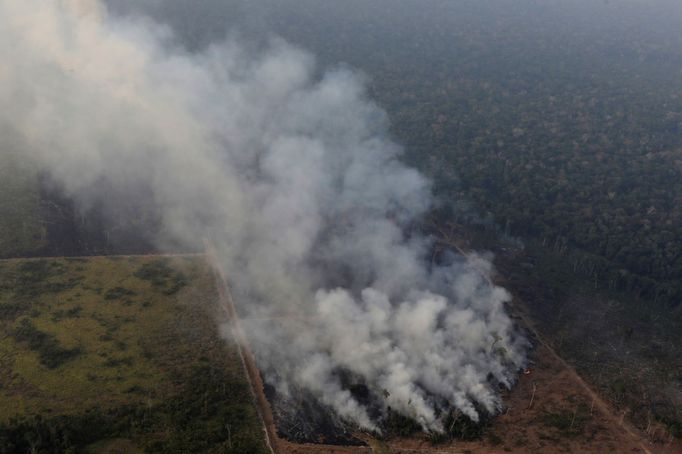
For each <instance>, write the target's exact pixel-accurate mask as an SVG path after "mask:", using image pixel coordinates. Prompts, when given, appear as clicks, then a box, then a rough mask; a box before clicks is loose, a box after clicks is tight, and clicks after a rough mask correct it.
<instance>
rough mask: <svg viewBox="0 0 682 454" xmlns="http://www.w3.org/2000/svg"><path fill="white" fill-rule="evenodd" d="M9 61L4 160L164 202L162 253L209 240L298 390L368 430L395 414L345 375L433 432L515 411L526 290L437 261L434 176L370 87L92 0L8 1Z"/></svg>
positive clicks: (256, 330) (91, 188)
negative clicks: (412, 164) (394, 137)
mask: <svg viewBox="0 0 682 454" xmlns="http://www.w3.org/2000/svg"><path fill="white" fill-rule="evenodd" d="M0 57H1V58H2V61H3V65H2V66H1V67H0V102H1V103H2V105H3V107H4V108H3V109H2V112H0V130H1V131H2V136H1V137H2V139H0V140H1V142H0V146H1V147H2V150H3V152H4V151H8V150H12V151H17V150H20V151H21V152H22V153H23V154H24V155H25V156H26V157H27V158H30V159H31V160H33V161H34V162H35V163H37V165H38V166H40V168H41V169H44V170H45V171H48V172H49V173H50V175H51V176H52V177H53V178H54V179H56V180H57V181H59V182H60V183H61V184H62V185H63V186H64V188H65V190H66V191H67V192H68V194H70V195H71V196H73V197H74V198H76V199H78V200H80V201H81V202H82V203H84V204H98V203H107V200H108V196H109V194H108V193H103V190H102V188H113V190H114V191H115V192H116V193H117V194H124V195H125V196H126V197H127V198H129V199H131V200H134V199H135V198H136V196H137V194H138V193H145V194H147V193H148V194H151V196H150V198H151V200H152V203H153V207H154V209H155V210H156V211H157V212H158V213H159V215H160V216H161V219H162V225H163V231H162V233H161V234H160V237H159V244H160V245H163V244H164V243H170V242H173V243H176V244H177V243H180V244H183V245H186V246H187V247H196V248H199V247H200V245H201V241H202V238H204V237H210V238H211V239H212V240H213V242H214V243H215V244H216V246H217V248H218V250H219V255H220V260H221V261H222V264H223V266H224V268H225V271H226V273H227V275H228V278H229V279H230V283H231V285H232V287H233V290H234V293H235V299H236V301H237V305H238V307H239V310H240V312H241V313H242V316H243V317H244V318H245V326H246V328H247V331H248V332H247V334H248V336H249V337H250V339H251V341H252V342H253V346H254V349H255V352H256V355H257V359H258V361H259V365H260V366H261V367H262V370H263V372H264V374H265V379H266V381H268V382H270V383H271V384H273V385H274V386H276V387H277V388H278V390H279V391H280V392H281V393H284V394H286V393H287V392H290V390H291V389H292V388H293V387H299V388H303V389H305V390H307V391H308V392H309V393H312V395H314V396H315V397H316V398H317V399H319V401H320V402H321V403H322V404H324V405H327V406H329V407H331V408H333V409H334V411H335V412H336V414H337V415H338V416H339V417H340V418H342V419H343V420H345V421H348V422H352V423H355V424H357V425H359V426H361V427H363V428H368V429H376V428H378V427H379V426H380V419H381V411H380V412H379V414H377V412H376V411H370V410H369V409H368V408H367V406H366V405H364V404H363V403H362V402H360V401H358V400H357V399H356V398H355V397H354V396H353V395H352V394H351V393H350V391H348V389H347V386H346V385H345V384H344V381H343V379H342V377H343V376H348V375H350V376H352V377H353V380H354V381H355V382H359V383H363V384H364V385H365V386H366V387H367V388H368V389H369V390H370V392H371V393H372V394H373V395H375V396H379V397H380V400H381V404H380V406H381V408H380V410H381V409H383V410H385V409H386V407H387V406H390V407H391V408H392V409H393V410H395V411H399V412H401V413H403V414H405V415H408V416H411V417H413V418H415V419H416V420H417V421H419V423H420V424H421V425H422V426H423V427H424V428H425V429H428V430H441V429H442V427H441V419H442V416H441V410H443V409H448V408H453V407H454V408H457V409H459V410H461V411H462V412H463V413H465V414H466V415H468V416H469V417H470V418H472V419H473V420H477V419H478V417H479V412H480V411H481V410H485V411H488V412H495V411H497V410H499V408H500V406H501V403H500V399H499V396H498V394H497V392H496V391H495V386H496V385H497V383H502V384H504V385H507V386H510V385H511V383H512V381H513V380H514V376H515V373H516V370H517V369H518V367H519V366H520V365H521V364H522V363H523V361H524V356H523V352H524V348H525V344H524V341H523V340H522V339H519V338H518V336H516V335H515V333H514V329H513V325H512V323H511V321H510V319H509V317H508V316H507V315H506V313H505V310H504V303H505V301H508V300H509V295H508V294H507V292H506V291H505V290H503V289H501V288H499V287H495V286H492V285H490V284H489V281H488V278H487V276H488V275H489V274H490V264H489V262H488V261H486V260H485V259H483V258H480V257H478V258H475V259H473V260H472V259H469V260H465V259H463V258H461V257H460V258H458V257H453V258H452V259H451V260H449V262H448V263H447V264H444V265H432V264H430V260H429V259H430V247H431V245H430V241H429V239H428V238H426V237H424V236H422V235H420V234H418V233H416V232H415V230H416V229H414V224H415V222H416V220H418V219H419V217H420V216H421V215H422V214H424V213H425V212H426V211H427V210H428V209H429V208H430V205H431V203H432V201H431V194H430V183H429V181H428V180H427V179H426V178H425V177H424V176H423V175H421V174H420V173H419V172H417V171H416V170H413V169H411V168H408V167H406V166H405V165H403V164H401V162H400V161H399V155H400V153H401V149H400V147H399V146H398V145H397V144H396V143H394V142H392V141H391V139H390V138H389V137H388V135H387V125H388V124H387V122H388V120H387V118H386V115H385V113H384V112H383V111H382V110H381V109H380V108H378V107H377V106H376V105H374V104H373V103H372V102H371V101H369V100H368V99H367V97H366V95H365V90H364V88H363V81H362V79H361V78H360V77H359V76H357V75H356V74H354V73H353V72H351V71H349V70H346V69H338V70H333V71H328V72H325V73H323V74H319V71H318V70H317V69H316V67H315V62H314V60H313V58H312V57H311V56H310V55H308V54H306V53H305V52H303V51H301V50H299V49H296V48H294V47H292V46H290V45H288V44H287V43H286V42H284V41H281V40H273V41H272V42H271V43H270V45H269V46H268V48H267V49H266V50H263V51H259V52H257V53H256V52H252V51H249V48H248V47H246V46H243V45H240V43H238V42H235V41H227V42H223V43H221V44H216V45H212V46H209V47H208V48H206V49H205V50H202V51H201V52H199V53H190V52H189V51H187V50H185V49H183V48H182V47H180V46H178V45H177V44H176V42H175V41H174V40H173V36H172V33H171V32H170V31H169V30H168V29H166V28H164V27H162V26H160V25H158V24H155V23H153V22H152V21H150V20H149V19H143V18H137V19H132V18H126V19H121V18H114V17H112V16H110V15H108V14H107V11H106V8H105V7H103V6H102V5H101V4H99V3H97V2H95V1H85V0H81V1H78V0H71V1H67V0H61V1H57V0H54V1H41V0H22V1H16V0H0ZM473 262H475V263H473ZM268 317H276V318H280V319H281V320H282V321H281V322H280V323H275V324H268V325H267V327H264V325H263V324H260V323H259V322H257V321H256V320H258V319H263V318H268ZM287 317H288V318H290V321H287ZM249 319H253V320H254V321H252V322H249Z"/></svg>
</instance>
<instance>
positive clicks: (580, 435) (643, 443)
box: [278, 343, 682, 454]
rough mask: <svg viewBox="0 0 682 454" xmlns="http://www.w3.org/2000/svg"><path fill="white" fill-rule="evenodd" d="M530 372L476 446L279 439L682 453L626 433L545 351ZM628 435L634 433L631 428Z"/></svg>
mask: <svg viewBox="0 0 682 454" xmlns="http://www.w3.org/2000/svg"><path fill="white" fill-rule="evenodd" d="M532 359H533V362H534V365H533V367H532V368H531V369H530V370H529V373H527V374H522V375H521V377H520V379H519V383H518V384H517V385H516V387H514V389H513V390H511V391H508V392H505V393H504V395H503V399H504V402H505V405H506V408H507V409H506V411H505V412H504V413H503V414H502V415H500V416H498V417H497V418H495V419H494V420H493V422H492V424H491V425H490V427H488V428H487V430H486V432H485V435H484V437H483V439H481V440H480V441H473V442H463V441H453V442H450V443H445V444H433V443H431V441H430V440H429V439H428V437H427V436H420V437H413V438H404V439H391V440H387V441H385V442H379V441H374V440H371V439H370V438H369V437H367V438H366V441H368V444H369V446H368V447H358V446H355V447H344V446H327V445H314V444H295V443H291V442H288V441H286V440H281V439H279V440H278V445H279V446H280V449H281V451H282V452H283V453H287V454H312V453H329V454H346V453H364V452H367V453H369V452H375V453H395V454H417V453H430V454H438V453H448V454H456V453H462V454H464V453H469V454H482V453H506V452H509V453H524V454H525V453H550V454H551V453H608V452H612V453H647V452H649V453H662V454H668V453H669V454H673V453H677V452H682V450H681V449H680V448H681V446H680V445H679V444H676V443H669V440H662V439H659V440H657V442H655V441H654V440H647V439H645V438H644V437H643V436H642V434H639V433H637V432H631V431H628V430H627V429H626V428H625V427H624V424H626V422H625V421H622V420H621V417H620V416H619V415H615V414H613V413H612V412H611V410H610V408H609V407H608V406H606V404H605V403H604V402H603V401H601V400H600V399H599V398H598V396H595V395H594V394H593V393H591V392H590V390H589V388H586V386H585V385H584V383H581V381H580V380H579V379H577V376H576V375H575V372H574V371H573V370H572V369H571V368H570V367H567V365H566V364H565V363H564V362H563V361H562V360H560V359H559V358H558V357H557V356H556V355H555V354H554V353H553V352H552V351H551V350H550V349H549V348H548V347H547V346H545V345H543V344H542V343H540V344H539V345H538V346H537V348H536V349H535V350H534V352H533V358H532ZM631 430H632V429H631Z"/></svg>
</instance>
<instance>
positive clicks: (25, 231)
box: [0, 152, 45, 257]
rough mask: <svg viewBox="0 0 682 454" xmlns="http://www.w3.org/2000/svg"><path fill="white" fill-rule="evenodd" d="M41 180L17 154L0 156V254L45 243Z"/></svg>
mask: <svg viewBox="0 0 682 454" xmlns="http://www.w3.org/2000/svg"><path fill="white" fill-rule="evenodd" d="M38 190H39V189H38V179H37V176H36V173H35V171H34V170H33V169H31V168H30V166H28V165H26V164H25V163H23V162H22V161H21V160H20V159H19V158H18V157H17V156H14V155H13V154H11V153H5V152H3V154H2V155H1V156H0V256H4V257H8V256H13V255H17V254H19V253H25V252H31V251H35V250H37V249H39V248H40V247H42V246H44V244H45V228H44V226H43V225H42V222H41V220H40V210H39V207H40V205H39V204H40V200H39V194H38Z"/></svg>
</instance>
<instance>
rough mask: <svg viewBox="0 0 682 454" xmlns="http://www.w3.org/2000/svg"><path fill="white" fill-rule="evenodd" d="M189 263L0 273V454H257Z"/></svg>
mask: <svg viewBox="0 0 682 454" xmlns="http://www.w3.org/2000/svg"><path fill="white" fill-rule="evenodd" d="M218 315H219V310H218V306H217V296H216V293H215V290H214V285H213V277H212V274H211V272H210V269H209V268H208V265H206V263H205V262H204V261H203V259H202V258H201V257H176V258H172V259H171V258H168V259H160V258H154V257H149V258H116V257H109V258H91V259H87V260H86V259H54V260H12V261H5V262H0V453H1V452H28V451H30V450H31V449H32V448H35V449H37V451H38V452H64V451H68V450H69V449H70V450H71V451H72V452H135V450H141V451H151V452H235V453H237V452H239V453H248V452H254V453H257V452H265V448H264V445H263V441H262V431H261V426H260V423H259V420H258V418H257V414H256V410H255V407H254V405H253V401H252V396H251V393H250V390H249V387H248V383H247V382H246V379H245V377H244V374H243V370H242V366H241V363H240V361H239V356H238V353H237V351H236V349H235V348H234V347H233V346H231V345H229V344H227V343H226V342H225V341H222V340H221V339H220V338H219V335H218V332H217V324H216V317H217V316H218Z"/></svg>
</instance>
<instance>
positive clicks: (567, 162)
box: [111, 0, 682, 306]
mask: <svg viewBox="0 0 682 454" xmlns="http://www.w3.org/2000/svg"><path fill="white" fill-rule="evenodd" d="M135 3H136V2H111V7H112V8H113V10H114V11H117V12H122V13H124V12H126V11H129V10H130V8H146V9H147V11H148V12H150V13H152V14H154V15H155V16H156V17H161V18H162V19H165V20H166V21H167V22H168V23H169V24H170V25H171V26H172V27H173V28H174V29H176V30H177V31H178V32H179V34H180V36H182V39H183V42H182V43H179V44H181V45H183V46H187V47H189V48H201V47H204V46H207V45H210V44H211V43H212V42H215V41H217V40H220V39H223V38H224V37H226V36H228V35H232V34H237V35H238V36H239V35H241V36H243V37H246V38H247V40H248V41H249V42H251V43H258V42H261V43H263V42H266V41H267V40H269V39H272V38H273V37H274V36H283V37H284V38H285V39H287V40H289V41H292V42H294V43H296V44H298V45H301V46H303V47H304V48H307V49H309V50H311V51H312V52H314V54H315V55H316V56H317V57H318V59H319V60H320V62H321V63H322V65H321V66H322V67H324V66H329V65H331V66H337V65H339V64H345V65H349V66H351V67H353V68H356V69H359V70H361V71H363V72H364V73H365V74H366V76H367V79H368V83H369V89H370V92H371V95H372V96H373V97H374V98H375V99H376V100H377V101H378V103H379V104H380V105H381V106H382V107H384V108H386V109H387V111H388V113H389V117H390V119H391V122H392V131H393V133H394V135H395V136H396V137H397V138H398V139H399V140H400V141H401V142H402V143H403V144H404V145H405V147H406V155H407V156H406V159H408V160H409V161H411V162H412V163H414V164H416V165H418V166H420V167H421V168H423V169H426V170H428V171H430V173H432V175H434V176H435V177H436V182H437V191H438V195H439V196H440V197H441V198H442V199H443V200H444V201H445V202H446V203H447V202H448V201H454V200H461V199H462V198H465V199H469V200H472V201H474V202H475V206H476V207H477V208H476V209H477V210H478V212H479V214H480V215H486V214H490V215H492V217H493V218H494V219H495V221H496V222H497V223H498V224H499V225H501V226H504V228H505V230H506V231H507V232H508V233H510V234H512V235H516V236H521V237H523V238H526V239H529V238H533V239H537V240H539V241H542V242H544V243H545V244H546V243H548V242H549V243H550V244H556V243H557V242H559V243H561V244H564V245H568V246H571V247H573V248H576V249H579V250H583V251H586V252H588V253H590V254H592V255H596V256H598V257H602V258H603V259H604V260H606V261H608V263H609V265H608V266H607V268H609V269H610V272H609V273H607V275H606V276H607V277H605V278H606V279H608V280H610V281H618V282H615V283H614V285H620V286H621V287H622V288H624V289H628V290H637V291H638V292H639V293H643V294H644V295H645V296H647V297H651V298H652V299H656V300H658V299H661V298H662V299H663V300H665V301H666V302H667V303H668V304H670V305H672V306H676V305H678V304H679V302H680V300H681V299H682V291H681V289H680V285H679V282H678V281H679V277H680V276H682V242H680V241H678V239H679V238H680V237H682V208H680V205H681V204H680V201H681V199H682V179H681V178H680V176H681V172H682V90H681V89H682V78H680V76H681V75H682V34H680V33H679V26H680V24H682V5H680V3H679V2H674V1H640V0H604V1H596V2H595V1H586V0H573V1H569V2H566V1H554V0H547V1H539V0H523V1H515V2H507V1H500V0H487V1H446V0H430V1H426V2H425V1H416V0H374V1H366V0H347V1H344V2H326V1H319V0H296V1H292V0H284V1H273V0H258V1H249V2H246V1H243V0H230V1H227V2H225V1H217V0H203V1H199V2H194V3H192V4H191V5H190V4H188V3H187V2H184V1H180V0H166V1H157V2H151V3H148V4H146V6H139V5H134V4H135Z"/></svg>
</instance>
